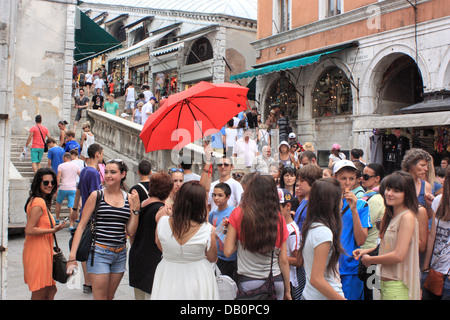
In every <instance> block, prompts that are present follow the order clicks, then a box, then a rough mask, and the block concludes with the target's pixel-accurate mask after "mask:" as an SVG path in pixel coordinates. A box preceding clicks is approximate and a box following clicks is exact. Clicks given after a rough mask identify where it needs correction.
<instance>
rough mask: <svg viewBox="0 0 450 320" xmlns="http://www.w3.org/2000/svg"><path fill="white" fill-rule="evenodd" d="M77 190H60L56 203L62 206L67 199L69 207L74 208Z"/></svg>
mask: <svg viewBox="0 0 450 320" xmlns="http://www.w3.org/2000/svg"><path fill="white" fill-rule="evenodd" d="M76 193H77V191H76V190H58V196H57V197H56V203H59V204H61V203H62V202H63V201H64V199H65V198H66V197H67V207H68V208H73V203H74V201H75V195H76Z"/></svg>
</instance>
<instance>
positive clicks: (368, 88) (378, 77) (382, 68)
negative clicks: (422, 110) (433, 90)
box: [359, 44, 431, 114]
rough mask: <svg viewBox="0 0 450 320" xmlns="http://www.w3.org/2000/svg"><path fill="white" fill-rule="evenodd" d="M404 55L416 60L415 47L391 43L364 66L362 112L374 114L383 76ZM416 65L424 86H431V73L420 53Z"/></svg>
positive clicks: (361, 88)
mask: <svg viewBox="0 0 450 320" xmlns="http://www.w3.org/2000/svg"><path fill="white" fill-rule="evenodd" d="M404 55H406V56H409V57H410V58H411V59H412V60H415V59H414V57H415V55H416V54H415V50H414V49H413V48H411V47H409V46H407V45H404V44H396V45H389V46H386V47H384V48H383V49H381V50H379V51H377V53H376V54H375V56H374V57H373V58H372V60H371V61H370V62H369V64H368V65H367V67H365V68H364V72H363V73H362V77H361V82H360V86H359V88H360V96H361V97H362V98H363V99H364V103H361V104H362V105H364V110H363V112H362V113H364V114H373V113H375V112H376V109H377V108H378V99H379V97H380V89H381V88H380V84H381V83H382V79H383V76H384V74H385V72H386V71H387V70H388V68H389V67H390V66H391V64H392V63H393V62H394V61H395V60H396V59H398V58H400V57H402V56H404ZM416 65H417V68H418V71H419V74H420V75H421V77H422V83H423V86H424V87H426V88H430V83H431V81H430V74H429V72H428V68H427V66H426V64H425V63H424V60H423V57H421V55H420V53H419V54H418V61H416Z"/></svg>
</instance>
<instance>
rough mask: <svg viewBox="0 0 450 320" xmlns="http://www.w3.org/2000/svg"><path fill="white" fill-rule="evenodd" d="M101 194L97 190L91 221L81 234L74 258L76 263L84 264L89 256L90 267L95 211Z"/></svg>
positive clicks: (94, 234) (93, 243) (92, 261)
mask: <svg viewBox="0 0 450 320" xmlns="http://www.w3.org/2000/svg"><path fill="white" fill-rule="evenodd" d="M102 194H103V191H102V190H97V201H96V202H95V209H94V212H92V216H91V219H90V220H89V222H88V224H87V225H86V228H85V229H84V231H83V234H82V235H81V239H80V243H79V245H78V249H77V253H76V256H75V258H76V260H77V261H81V262H84V261H87V260H88V258H89V254H91V255H92V259H91V266H92V265H94V249H95V240H96V232H95V223H96V221H97V211H98V207H99V205H100V201H101V198H102Z"/></svg>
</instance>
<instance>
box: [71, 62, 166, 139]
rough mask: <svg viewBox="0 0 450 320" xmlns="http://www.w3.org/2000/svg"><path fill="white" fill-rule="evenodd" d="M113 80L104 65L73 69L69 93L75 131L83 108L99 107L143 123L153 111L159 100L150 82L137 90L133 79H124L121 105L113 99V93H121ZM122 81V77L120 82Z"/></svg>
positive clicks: (112, 113)
mask: <svg viewBox="0 0 450 320" xmlns="http://www.w3.org/2000/svg"><path fill="white" fill-rule="evenodd" d="M116 82H117V79H114V72H112V73H110V74H107V71H106V68H105V66H101V67H100V68H98V69H97V70H95V71H94V72H89V71H85V70H78V68H76V71H75V69H74V74H73V80H72V83H73V85H72V96H73V98H74V101H75V105H74V108H75V109H76V110H77V112H76V116H75V121H74V123H73V131H75V132H76V127H77V125H78V122H79V121H80V119H81V118H82V117H83V111H84V110H86V109H93V110H102V111H105V112H107V113H109V114H111V115H114V116H118V117H122V118H125V119H128V120H130V121H133V122H135V123H138V124H141V125H144V124H145V121H146V120H147V118H148V117H149V116H150V115H151V114H152V113H153V112H155V111H156V104H157V103H158V100H157V98H155V97H154V96H153V93H152V92H151V91H150V86H149V85H148V84H147V83H144V84H143V85H142V86H141V88H140V90H139V89H138V90H136V88H135V86H134V84H133V82H132V81H125V82H124V83H123V90H124V91H123V93H122V94H123V95H124V105H123V106H122V107H121V106H119V104H118V103H117V102H116V97H117V96H118V95H121V90H118V86H117V84H116ZM122 82H123V81H122V80H121V86H122ZM66 124H67V123H66Z"/></svg>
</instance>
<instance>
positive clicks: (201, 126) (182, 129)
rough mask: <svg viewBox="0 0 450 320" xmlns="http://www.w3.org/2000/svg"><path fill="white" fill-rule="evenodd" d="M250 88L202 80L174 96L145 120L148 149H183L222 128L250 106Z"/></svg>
mask: <svg viewBox="0 0 450 320" xmlns="http://www.w3.org/2000/svg"><path fill="white" fill-rule="evenodd" d="M247 92H248V88H246V87H243V86H240V85H237V84H233V83H219V84H218V83H209V82H205V81H202V82H200V83H198V84H196V85H195V86H193V87H191V88H189V89H187V90H185V91H182V92H179V93H176V94H173V95H170V96H169V97H168V98H167V99H164V100H162V101H161V106H160V108H159V109H158V110H157V111H156V112H155V113H153V114H152V115H151V116H150V117H149V118H148V119H147V121H146V122H145V124H144V127H143V129H142V132H141V134H140V135H139V136H140V138H141V139H142V142H143V143H144V146H145V151H146V152H150V151H155V150H167V149H169V150H170V149H175V150H180V149H182V148H183V147H184V146H186V145H188V144H189V143H191V142H193V141H195V140H198V139H201V138H204V137H205V136H208V135H211V134H214V133H216V132H217V131H219V130H220V129H221V128H222V127H223V126H224V125H225V124H226V123H227V122H228V121H229V120H231V119H232V118H233V117H234V116H235V115H237V114H238V113H239V112H241V111H245V110H246V109H247V106H246V103H247Z"/></svg>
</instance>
